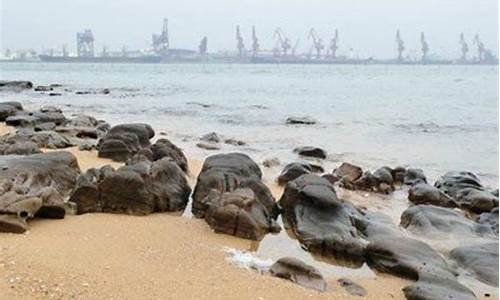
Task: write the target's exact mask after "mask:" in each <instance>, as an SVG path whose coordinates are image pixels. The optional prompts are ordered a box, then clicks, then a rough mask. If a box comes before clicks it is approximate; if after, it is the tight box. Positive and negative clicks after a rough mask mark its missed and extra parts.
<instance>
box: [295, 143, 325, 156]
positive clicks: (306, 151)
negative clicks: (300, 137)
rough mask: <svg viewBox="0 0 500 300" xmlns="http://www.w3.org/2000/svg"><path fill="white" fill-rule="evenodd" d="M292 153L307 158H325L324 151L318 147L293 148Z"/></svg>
mask: <svg viewBox="0 0 500 300" xmlns="http://www.w3.org/2000/svg"><path fill="white" fill-rule="evenodd" d="M293 152H295V153H297V154H299V155H302V156H307V157H316V158H321V159H325V158H326V151H325V150H323V149H321V148H318V147H310V146H306V147H299V148H295V149H294V150H293Z"/></svg>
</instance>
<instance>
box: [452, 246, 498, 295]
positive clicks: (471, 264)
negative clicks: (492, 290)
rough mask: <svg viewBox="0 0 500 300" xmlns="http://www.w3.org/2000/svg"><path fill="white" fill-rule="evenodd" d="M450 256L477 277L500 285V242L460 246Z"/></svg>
mask: <svg viewBox="0 0 500 300" xmlns="http://www.w3.org/2000/svg"><path fill="white" fill-rule="evenodd" d="M450 257H451V258H452V259H453V260H455V261H456V262H457V263H458V264H459V265H460V266H461V267H463V268H464V269H466V270H468V271H469V272H471V273H472V274H473V275H474V276H475V277H476V278H477V279H479V280H481V281H482V282H484V283H486V284H489V285H491V286H498V242H496V243H488V244H482V245H472V246H463V247H458V248H455V249H453V250H452V251H451V252H450Z"/></svg>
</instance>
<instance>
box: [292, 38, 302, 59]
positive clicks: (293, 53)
mask: <svg viewBox="0 0 500 300" xmlns="http://www.w3.org/2000/svg"><path fill="white" fill-rule="evenodd" d="M299 43H300V39H297V41H295V45H293V47H292V57H295V53H297V47H298V46H299Z"/></svg>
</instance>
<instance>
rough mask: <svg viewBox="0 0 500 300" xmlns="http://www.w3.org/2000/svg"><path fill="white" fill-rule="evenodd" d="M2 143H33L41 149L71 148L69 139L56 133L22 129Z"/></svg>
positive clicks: (8, 136) (2, 139)
mask: <svg viewBox="0 0 500 300" xmlns="http://www.w3.org/2000/svg"><path fill="white" fill-rule="evenodd" d="M0 142H1V143H6V144H17V143H27V142H31V143H34V144H36V145H37V147H39V148H48V149H62V148H67V147H71V146H72V145H73V144H72V143H71V141H70V140H69V139H67V138H66V137H64V136H62V135H61V134H59V133H57V132H55V131H35V130H33V128H21V129H19V130H17V131H16V132H15V133H13V134H9V135H6V136H3V137H1V138H0Z"/></svg>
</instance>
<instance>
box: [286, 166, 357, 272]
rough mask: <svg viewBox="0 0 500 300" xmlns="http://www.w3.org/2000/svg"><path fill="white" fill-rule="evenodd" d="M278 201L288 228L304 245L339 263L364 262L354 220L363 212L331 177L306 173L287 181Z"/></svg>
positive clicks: (312, 251) (314, 252) (353, 264)
mask: <svg viewBox="0 0 500 300" xmlns="http://www.w3.org/2000/svg"><path fill="white" fill-rule="evenodd" d="M279 205H280V207H281V209H282V219H283V223H284V225H285V228H286V229H287V231H288V232H289V233H290V234H291V235H292V236H293V237H295V238H297V239H298V241H299V242H300V243H301V244H302V245H303V246H304V247H305V249H307V250H308V251H310V252H311V253H313V254H316V255H319V256H321V257H324V258H326V259H330V260H333V261H336V262H337V263H339V264H346V265H351V266H360V265H361V264H362V263H363V261H364V258H363V248H364V245H363V242H362V241H361V239H360V236H359V234H358V232H357V230H356V228H355V226H354V224H353V221H352V219H353V217H354V216H358V215H360V213H359V212H358V211H357V209H356V208H354V206H352V205H351V204H350V203H349V202H347V201H344V200H341V199H339V198H338V197H337V194H336V192H335V189H334V188H333V185H332V184H331V183H330V182H329V181H328V180H326V179H324V178H322V177H319V176H316V175H311V174H305V175H302V176H300V177H298V178H297V179H295V180H293V181H290V182H288V184H287V185H286V187H285V191H284V193H283V195H282V197H281V199H280V200H279Z"/></svg>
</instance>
